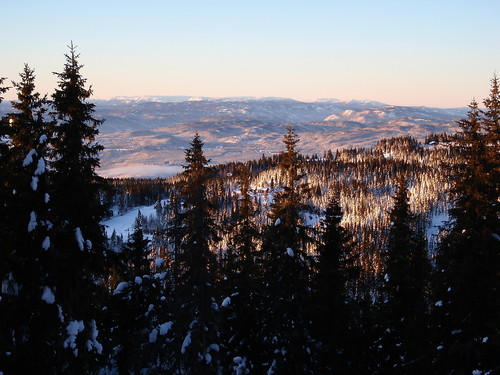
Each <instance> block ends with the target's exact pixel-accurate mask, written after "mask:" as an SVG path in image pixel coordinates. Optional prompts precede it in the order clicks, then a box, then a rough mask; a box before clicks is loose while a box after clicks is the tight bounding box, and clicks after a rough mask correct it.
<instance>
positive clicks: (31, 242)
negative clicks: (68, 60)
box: [0, 65, 59, 374]
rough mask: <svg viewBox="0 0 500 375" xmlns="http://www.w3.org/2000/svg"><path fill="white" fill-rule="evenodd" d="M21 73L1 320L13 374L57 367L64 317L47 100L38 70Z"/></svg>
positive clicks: (12, 126)
mask: <svg viewBox="0 0 500 375" xmlns="http://www.w3.org/2000/svg"><path fill="white" fill-rule="evenodd" d="M20 77H21V81H20V82H12V84H13V86H14V88H15V89H16V91H17V100H16V101H13V102H12V107H13V109H14V112H12V113H10V114H8V118H9V136H10V145H9V152H8V157H7V168H8V176H9V179H8V182H7V187H8V193H9V195H8V203H7V204H6V205H5V206H4V208H5V209H6V212H5V214H6V217H5V219H7V220H6V222H5V223H4V225H3V230H4V231H6V233H5V236H2V238H4V240H3V244H4V245H5V246H4V247H2V272H1V273H2V280H5V277H6V276H7V280H8V283H7V284H5V285H9V287H7V288H2V294H4V295H3V296H2V298H1V300H0V311H1V314H2V317H1V318H0V319H1V321H2V337H4V338H7V345H8V346H9V349H8V350H6V351H7V352H9V353H10V355H9V356H8V357H6V358H4V360H2V361H0V362H1V363H2V365H5V366H6V368H5V369H4V370H5V371H6V372H8V373H18V374H29V373H33V372H35V371H37V369H39V368H41V367H43V368H46V369H47V370H49V371H54V370H55V367H54V362H55V360H54V357H55V354H54V349H55V348H54V347H53V345H52V342H53V341H54V340H55V337H56V332H53V331H52V330H51V327H52V326H53V325H54V324H56V325H57V321H58V320H59V318H58V310H57V308H56V307H55V306H53V302H54V301H53V299H54V298H53V297H54V285H53V284H52V283H51V281H50V276H49V274H50V271H51V268H52V256H51V255H52V249H51V241H50V232H51V222H50V208H49V196H48V194H47V186H46V177H45V176H46V157H47V152H46V150H47V136H46V132H47V126H48V123H47V122H46V120H45V118H44V113H45V111H46V110H47V104H48V103H47V100H46V98H45V97H42V96H41V95H40V94H39V93H38V92H36V91H35V74H34V70H32V69H31V68H29V66H28V65H25V66H24V70H23V72H22V73H21V74H20ZM6 351H3V350H2V354H3V353H5V352H6ZM0 367H1V365H0ZM0 370H1V368H0Z"/></svg>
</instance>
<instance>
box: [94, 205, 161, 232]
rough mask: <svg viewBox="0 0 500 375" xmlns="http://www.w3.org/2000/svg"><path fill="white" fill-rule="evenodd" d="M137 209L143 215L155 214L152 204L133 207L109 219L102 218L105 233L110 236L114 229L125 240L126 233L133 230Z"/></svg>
mask: <svg viewBox="0 0 500 375" xmlns="http://www.w3.org/2000/svg"><path fill="white" fill-rule="evenodd" d="M139 211H141V215H142V216H144V217H149V216H151V215H156V211H155V208H154V206H140V207H135V208H133V209H132V210H130V211H128V212H127V213H124V214H123V215H117V216H113V217H112V218H110V219H107V220H104V221H103V222H102V224H103V225H104V227H105V229H106V235H107V236H108V237H110V236H111V235H112V234H113V230H114V231H116V234H117V235H118V236H120V235H122V236H123V239H124V240H127V238H128V235H129V234H132V232H133V227H134V222H135V219H136V218H137V213H138V212H139Z"/></svg>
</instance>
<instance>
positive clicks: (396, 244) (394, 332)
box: [382, 177, 430, 374]
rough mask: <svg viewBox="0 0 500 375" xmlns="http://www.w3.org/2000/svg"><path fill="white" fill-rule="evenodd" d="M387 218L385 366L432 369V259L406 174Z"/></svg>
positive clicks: (388, 369)
mask: <svg viewBox="0 0 500 375" xmlns="http://www.w3.org/2000/svg"><path fill="white" fill-rule="evenodd" d="M389 218H390V220H391V226H390V228H389V240H388V244H387V248H386V249H385V254H384V257H385V276H384V285H383V288H382V289H383V291H384V298H385V300H384V301H383V307H382V313H383V321H384V323H383V329H384V334H383V340H382V345H383V350H382V353H384V359H383V361H384V363H383V364H382V367H383V368H385V370H384V371H385V372H388V373H389V372H394V373H401V372H404V373H407V374H411V373H413V374H421V373H424V372H427V371H428V367H427V366H428V363H427V362H426V361H427V358H426V350H427V349H428V346H429V343H428V341H427V337H428V328H427V327H428V308H427V306H428V302H427V293H428V289H429V286H428V283H429V277H430V262H429V259H428V256H427V251H426V248H425V241H424V239H423V236H422V234H420V233H418V231H417V229H416V217H414V215H413V214H412V213H411V211H410V206H409V197H408V188H407V182H406V180H405V178H403V177H400V178H399V181H398V186H397V191H396V195H395V197H394V207H393V208H392V210H391V212H390V214H389Z"/></svg>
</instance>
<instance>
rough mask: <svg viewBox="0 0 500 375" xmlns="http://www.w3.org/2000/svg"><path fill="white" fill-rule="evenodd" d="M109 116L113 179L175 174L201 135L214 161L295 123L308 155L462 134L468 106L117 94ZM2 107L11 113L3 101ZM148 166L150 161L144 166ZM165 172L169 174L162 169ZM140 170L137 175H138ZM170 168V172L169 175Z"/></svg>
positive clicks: (233, 156)
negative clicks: (460, 127) (385, 140)
mask: <svg viewBox="0 0 500 375" xmlns="http://www.w3.org/2000/svg"><path fill="white" fill-rule="evenodd" d="M93 102H94V103H95V104H96V114H97V116H98V117H99V118H104V119H105V120H106V121H105V122H104V124H103V125H102V126H101V128H100V130H101V134H100V136H99V142H100V143H101V144H103V145H104V146H105V150H104V152H103V153H102V154H101V162H102V171H101V172H102V174H103V175H105V176H113V175H120V176H124V175H127V174H128V172H127V170H128V171H130V174H133V175H137V176H138V175H141V170H143V172H144V173H142V174H144V175H147V176H155V175H165V174H171V173H172V171H173V170H176V169H175V168H172V166H178V165H181V164H182V163H183V161H184V150H185V149H186V148H188V147H189V142H190V141H191V140H192V138H193V136H194V134H195V133H196V132H198V134H200V136H201V137H202V140H203V141H204V142H205V148H204V149H205V153H206V155H207V156H208V157H209V158H211V159H212V162H214V163H223V162H228V161H244V160H249V159H255V158H259V157H261V156H262V154H272V153H277V152H280V151H281V150H282V149H283V145H282V142H281V140H282V137H283V134H284V133H285V131H286V127H287V126H288V125H292V126H293V127H294V129H295V131H296V133H297V134H298V136H299V137H300V140H301V141H300V143H299V145H298V148H299V150H300V151H301V152H302V153H304V154H309V155H310V154H315V153H316V154H320V155H321V154H322V153H323V152H324V151H326V150H328V149H331V150H336V149H342V148H348V147H370V146H373V145H374V144H375V143H376V142H377V141H379V140H380V139H383V138H390V137H396V136H401V135H411V136H413V137H415V138H417V139H420V140H422V139H423V138H424V137H425V136H426V135H428V134H431V133H441V132H454V131H455V130H456V129H457V125H456V120H458V119H461V118H463V117H464V116H465V115H466V112H467V108H453V109H442V108H429V107H403V106H392V105H388V104H384V103H380V102H374V101H359V100H352V101H339V100H336V99H320V100H317V101H314V102H301V101H297V100H294V99H288V98H251V97H237V98H206V97H190V96H146V97H116V98H113V99H111V100H94V101H93ZM0 111H2V112H4V113H5V112H6V111H8V105H7V103H2V105H1V107H0ZM141 166H144V167H143V168H141ZM162 170H164V171H165V172H162ZM132 171H133V172H132ZM166 171H168V172H166Z"/></svg>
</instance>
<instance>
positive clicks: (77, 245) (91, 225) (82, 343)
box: [50, 44, 105, 374]
mask: <svg viewBox="0 0 500 375" xmlns="http://www.w3.org/2000/svg"><path fill="white" fill-rule="evenodd" d="M69 49H70V51H69V54H67V55H65V57H66V63H65V65H64V69H63V71H62V72H61V73H55V74H56V75H57V77H58V79H59V81H58V89H56V90H55V93H54V94H53V95H52V98H53V108H54V113H53V116H54V119H55V120H54V125H53V126H52V128H51V129H50V130H51V133H52V134H51V135H52V136H51V138H50V142H51V146H52V147H51V154H50V156H51V163H50V167H51V174H50V180H51V185H50V189H51V194H50V196H51V202H52V214H53V231H54V236H53V238H52V239H51V244H52V246H53V247H54V264H53V270H52V273H51V281H52V283H53V285H54V288H55V289H56V304H57V306H58V308H59V310H60V313H61V314H60V316H61V322H60V327H58V329H59V330H60V337H59V339H58V341H57V342H56V343H55V345H56V347H57V348H58V352H60V354H59V356H58V359H60V363H59V364H58V366H59V368H58V371H60V372H61V373H74V374H76V373H88V372H89V371H91V370H92V369H94V368H95V367H96V366H97V365H98V361H99V358H101V356H100V354H101V352H102V345H101V344H100V342H99V338H98V332H99V327H97V324H99V317H100V314H101V312H100V310H101V308H102V306H101V303H102V297H103V293H104V290H103V288H102V287H101V285H102V284H103V277H104V265H103V262H104V246H105V236H104V230H103V227H102V225H101V224H100V222H101V220H102V219H103V218H104V215H105V210H104V206H103V205H102V203H101V200H100V191H101V187H102V179H101V178H100V177H99V176H98V175H97V174H96V172H95V169H96V168H97V167H98V166H99V157H98V153H99V151H101V150H102V146H100V145H99V144H98V143H97V142H96V141H95V137H96V136H97V134H98V132H99V131H98V126H99V125H100V124H101V123H102V120H97V119H95V118H94V117H93V113H94V104H91V103H88V102H87V99H88V98H89V97H90V96H91V94H92V90H91V89H90V88H89V89H87V88H85V83H86V79H85V78H83V76H82V75H81V72H80V71H81V68H82V65H80V64H79V63H78V58H79V55H77V54H76V51H75V47H74V46H73V44H71V46H70V47H69Z"/></svg>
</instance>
